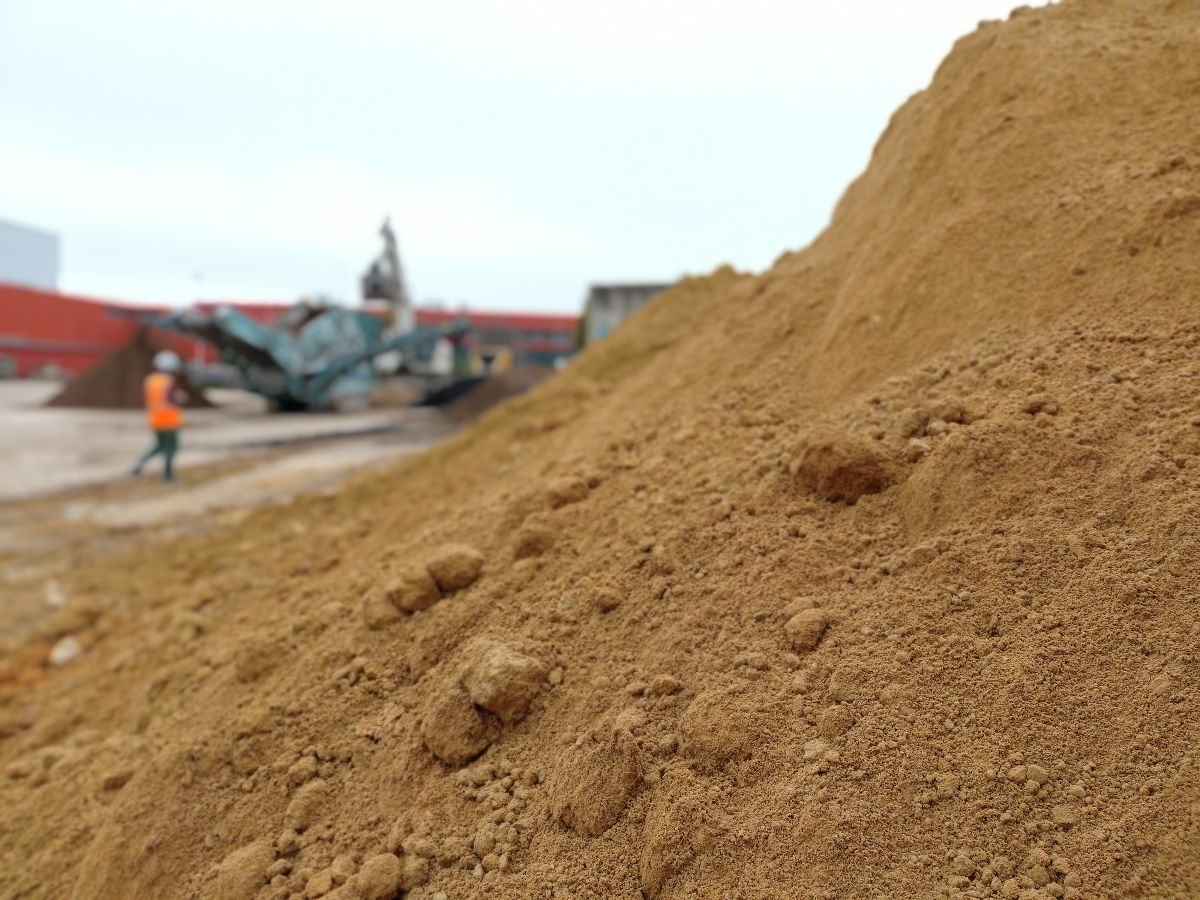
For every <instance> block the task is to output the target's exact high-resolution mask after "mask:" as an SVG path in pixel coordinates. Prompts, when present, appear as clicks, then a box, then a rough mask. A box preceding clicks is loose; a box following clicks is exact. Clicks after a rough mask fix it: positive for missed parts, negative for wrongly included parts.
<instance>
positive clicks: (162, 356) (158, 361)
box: [154, 350, 183, 372]
mask: <svg viewBox="0 0 1200 900" xmlns="http://www.w3.org/2000/svg"><path fill="white" fill-rule="evenodd" d="M182 366H183V361H182V360H181V359H180V358H179V355H178V354H176V353H172V352H171V351H170V350H159V351H158V352H157V353H155V354H154V368H156V369H158V371H160V372H178V371H179V369H180V368H181V367H182Z"/></svg>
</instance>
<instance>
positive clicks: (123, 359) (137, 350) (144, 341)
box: [46, 328, 212, 409]
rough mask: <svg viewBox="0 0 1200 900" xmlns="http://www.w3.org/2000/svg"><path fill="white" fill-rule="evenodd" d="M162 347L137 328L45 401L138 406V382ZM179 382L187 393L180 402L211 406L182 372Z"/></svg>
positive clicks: (140, 397)
mask: <svg viewBox="0 0 1200 900" xmlns="http://www.w3.org/2000/svg"><path fill="white" fill-rule="evenodd" d="M162 349H164V348H163V347H162V346H161V345H159V344H157V343H155V341H154V340H153V338H152V337H151V335H150V332H149V331H148V330H147V329H145V328H141V329H139V330H138V331H137V332H135V333H134V336H133V337H132V338H130V340H129V341H128V343H126V344H125V345H124V346H123V347H120V348H118V349H116V350H114V351H113V352H112V353H110V354H108V355H107V356H106V357H104V358H103V359H102V360H100V361H99V362H98V363H96V365H94V366H92V367H91V368H90V369H88V370H87V371H86V372H84V373H83V374H81V375H79V376H78V377H76V378H73V379H72V380H71V381H69V382H68V383H67V384H66V386H64V387H63V389H62V390H61V391H59V392H58V393H57V394H55V395H54V396H53V397H51V398H50V399H49V400H48V401H47V402H46V405H47V406H61V407H73V408H83V409H141V408H142V407H143V405H144V404H145V396H144V394H143V388H142V382H143V380H144V379H145V377H146V376H147V375H149V374H150V373H151V372H153V371H154V355H155V354H156V353H158V351H160V350H162ZM179 382H180V387H181V388H182V389H183V390H184V391H185V393H186V394H187V399H186V401H185V402H184V406H187V407H191V408H193V409H196V408H201V409H202V408H205V407H210V406H212V403H210V402H209V400H208V398H207V397H205V396H204V394H203V392H202V391H200V390H199V389H198V388H195V387H194V386H193V385H192V384H191V383H189V381H188V379H187V376H186V375H180V376H179Z"/></svg>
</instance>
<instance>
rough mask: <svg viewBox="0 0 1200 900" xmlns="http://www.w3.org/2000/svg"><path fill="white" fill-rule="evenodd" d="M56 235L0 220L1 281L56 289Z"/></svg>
mask: <svg viewBox="0 0 1200 900" xmlns="http://www.w3.org/2000/svg"><path fill="white" fill-rule="evenodd" d="M58 260H59V240H58V235H57V234H52V233H50V232H49V231H41V230H40V229H37V228H30V227H28V226H26V225H18V224H17V223H16V222H6V221H4V220H3V219H0V282H7V283H8V284H19V285H22V286H23V287H34V288H41V289H42V290H46V291H56V290H58Z"/></svg>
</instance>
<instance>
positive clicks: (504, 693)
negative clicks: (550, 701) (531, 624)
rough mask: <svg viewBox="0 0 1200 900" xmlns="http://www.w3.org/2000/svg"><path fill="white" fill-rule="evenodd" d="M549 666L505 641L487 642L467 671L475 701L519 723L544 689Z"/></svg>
mask: <svg viewBox="0 0 1200 900" xmlns="http://www.w3.org/2000/svg"><path fill="white" fill-rule="evenodd" d="M548 668H549V667H548V666H546V664H545V663H543V662H542V661H541V660H540V659H537V658H536V657H533V656H529V655H527V654H525V653H521V652H520V651H519V650H516V649H514V648H512V647H509V646H507V645H505V644H491V645H487V646H485V647H484V648H482V649H481V650H480V651H479V655H478V656H477V657H476V659H475V661H474V662H473V663H471V665H470V666H469V667H468V669H467V671H466V672H465V673H464V674H463V679H462V683H463V686H464V687H465V688H466V689H467V693H468V694H469V695H470V697H471V700H472V702H474V703H476V704H478V705H479V706H482V707H483V708H484V709H486V710H489V711H490V712H494V713H495V714H496V715H498V716H499V717H500V718H501V719H502V720H504V721H505V722H515V721H517V720H518V719H520V718H521V717H522V716H524V715H525V713H526V712H527V711H528V709H529V704H530V703H532V702H533V698H534V697H536V696H537V695H538V692H539V691H541V689H542V682H543V681H545V679H546V673H547V671H548Z"/></svg>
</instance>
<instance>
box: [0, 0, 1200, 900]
mask: <svg viewBox="0 0 1200 900" xmlns="http://www.w3.org/2000/svg"><path fill="white" fill-rule="evenodd" d="M1198 122H1200V3H1198V2H1196V0H1064V2H1062V3H1061V4H1059V5H1055V6H1051V7H1047V8H1045V9H1039V10H1029V9H1022V10H1018V11H1017V12H1016V13H1014V14H1013V16H1012V17H1011V19H1010V20H1008V21H1007V22H1003V23H997V22H989V23H985V24H983V25H981V26H980V27H979V29H978V30H977V31H976V32H975V33H973V34H971V35H969V36H967V37H965V38H963V39H962V40H961V41H959V42H958V44H957V45H956V46H955V47H954V50H953V52H952V53H951V54H950V56H949V57H948V58H947V59H946V61H945V62H944V63H943V65H942V66H941V68H940V69H939V71H938V73H937V75H936V77H935V79H934V81H933V83H932V84H931V86H930V87H929V88H928V89H927V90H925V91H923V92H922V93H920V94H918V95H916V96H914V97H913V98H912V99H911V100H910V101H908V102H907V103H906V104H905V105H904V106H903V107H902V108H901V109H900V110H899V111H898V112H897V113H896V114H895V116H894V117H893V119H892V121H891V122H890V124H889V125H888V127H887V129H886V131H885V132H884V133H883V135H882V137H881V138H880V140H879V143H878V145H877V147H876V148H875V151H874V154H873V157H872V159H871V162H870V165H869V167H868V168H867V170H866V171H865V173H864V174H863V175H862V176H861V177H860V178H859V179H858V180H857V181H856V182H855V183H854V184H853V185H852V186H851V187H850V188H849V189H848V191H847V192H846V194H845V196H844V197H843V199H842V200H841V202H840V203H839V205H838V207H837V209H836V211H835V214H834V216H833V219H832V222H831V224H830V226H829V228H828V229H827V230H826V231H825V232H824V233H823V234H822V235H821V236H820V237H819V238H818V239H817V240H816V241H815V242H814V243H813V244H812V245H811V246H809V247H808V248H806V249H804V250H803V251H800V252H795V253H787V254H785V255H784V256H782V257H781V258H780V259H779V260H778V262H777V263H776V264H775V265H774V266H773V267H772V268H771V269H770V270H768V271H767V272H765V273H763V274H761V275H748V274H740V273H737V272H734V271H732V270H730V269H722V270H719V271H717V272H715V273H714V274H712V275H711V276H708V277H705V278H696V279H690V280H686V281H684V282H683V283H682V284H681V285H680V286H679V287H677V288H675V289H673V290H672V291H669V292H667V293H666V294H664V295H662V296H661V297H659V298H658V299H657V300H656V301H654V302H653V303H652V304H650V305H649V306H648V307H647V308H646V309H645V310H643V311H642V313H640V314H639V315H638V316H636V317H635V318H633V319H632V320H631V321H629V322H628V323H626V325H624V326H623V327H622V328H620V329H618V330H617V332H616V333H615V334H614V335H613V336H611V337H610V338H609V339H607V340H605V341H603V342H601V343H600V344H598V345H596V346H594V347H592V348H589V349H588V351H587V352H586V353H584V354H583V355H582V357H581V358H580V359H579V360H578V361H577V362H576V363H574V364H573V365H572V366H571V367H570V368H569V369H568V370H567V371H566V372H565V373H563V374H561V375H559V376H557V377H555V378H552V379H550V380H548V381H547V382H545V383H543V384H542V385H540V386H538V387H537V388H536V389H534V390H533V391H531V392H530V393H528V394H526V395H524V396H522V397H519V398H517V399H515V400H512V401H510V402H509V403H507V404H505V405H503V406H502V407H500V408H498V409H496V410H493V411H492V412H491V413H489V414H488V415H486V416H484V417H483V418H482V419H480V420H479V421H478V422H476V423H475V424H474V425H472V426H470V427H468V428H467V429H465V430H464V431H463V432H461V433H459V434H458V435H456V436H455V437H454V438H452V439H451V440H449V441H448V442H447V443H445V444H443V445H442V446H441V447H439V448H438V449H436V450H434V451H432V452H430V453H426V454H424V455H421V456H418V457H414V458H412V459H409V460H407V461H405V462H403V463H402V464H401V465H399V466H398V467H397V468H395V469H394V470H393V471H391V472H389V473H386V474H385V475H383V476H382V477H372V479H371V480H369V481H366V480H364V481H362V482H359V483H352V484H351V485H350V486H349V487H347V488H345V489H343V490H341V491H340V492H339V493H337V494H336V495H333V496H324V497H319V498H309V499H304V500H299V501H296V502H295V503H293V504H291V505H289V506H287V507H283V508H272V509H268V510H262V511H259V512H257V513H255V514H253V515H252V516H250V517H249V518H248V519H247V520H245V521H244V522H242V523H240V524H239V525H237V526H236V527H230V528H227V529H225V530H222V531H217V532H213V533H209V534H206V535H204V536H194V537H188V538H180V539H176V540H173V541H169V542H162V543H158V544H146V543H145V542H143V544H142V546H139V547H138V548H137V549H136V550H130V551H128V552H127V553H125V554H124V555H122V554H120V553H114V552H112V551H111V550H110V551H108V552H107V555H105V556H100V555H98V554H96V555H89V554H88V552H87V551H86V550H81V551H79V555H78V558H73V559H72V560H71V563H72V565H71V568H70V571H69V573H68V574H67V575H65V576H64V577H63V578H62V591H63V594H64V597H65V600H64V605H63V607H62V609H60V610H59V611H57V612H55V613H54V614H53V615H51V616H49V617H48V618H47V619H46V620H45V621H44V622H43V623H42V624H41V626H40V628H41V630H40V632H39V634H37V635H36V638H37V639H39V640H41V641H43V642H44V644H45V645H46V646H50V645H51V644H52V643H53V642H54V641H56V640H59V639H61V638H63V637H64V636H67V635H70V636H72V637H73V638H74V639H75V640H77V642H78V644H79V646H80V648H81V649H80V652H79V654H78V656H76V658H75V659H74V660H73V661H71V662H69V663H68V664H66V665H62V666H59V667H47V668H46V669H45V670H44V671H43V672H42V674H40V675H38V676H37V677H22V678H20V679H11V678H10V679H9V680H8V681H6V682H0V692H2V693H0V805H2V806H3V809H4V815H3V816H0V863H2V871H3V872H4V876H3V888H2V890H0V892H2V893H3V894H4V895H5V896H11V897H75V898H101V897H104V898H108V897H184V898H224V900H250V898H258V900H283V898H328V900H359V898H370V900H377V898H389V897H397V896H404V897H408V898H411V900H447V898H449V900H460V898H468V897H494V898H504V900H517V898H552V897H561V898H610V897H611V898H622V897H628V898H638V897H644V898H658V900H690V898H742V897H746V898H751V897H754V898H758V897H797V898H800V897H803V898H828V900H835V898H836V900H841V898H864V900H867V898H869V900H875V898H879V900H882V898H929V897H974V898H985V897H986V898H990V897H999V898H1021V900H1046V898H1057V897H1068V898H1103V897H1162V898H1167V897H1170V898H1190V897H1197V896H1200V852H1198V851H1197V848H1198V847H1200V575H1198V572H1200V565H1198V562H1197V560H1198V559H1200V390H1198V387H1200V131H1198V130H1197V123H1198Z"/></svg>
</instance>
